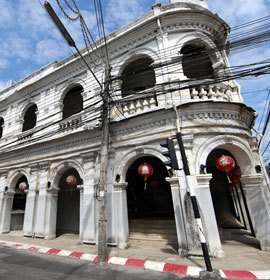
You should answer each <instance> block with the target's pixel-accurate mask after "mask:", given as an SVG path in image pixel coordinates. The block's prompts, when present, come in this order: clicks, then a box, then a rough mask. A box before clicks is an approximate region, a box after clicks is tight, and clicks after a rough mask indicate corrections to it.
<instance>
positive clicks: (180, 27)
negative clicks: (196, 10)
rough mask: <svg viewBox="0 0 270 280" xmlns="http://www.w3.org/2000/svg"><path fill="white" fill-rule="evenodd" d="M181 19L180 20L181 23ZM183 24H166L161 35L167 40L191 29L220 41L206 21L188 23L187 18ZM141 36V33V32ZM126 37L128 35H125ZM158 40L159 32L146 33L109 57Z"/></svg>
mask: <svg viewBox="0 0 270 280" xmlns="http://www.w3.org/2000/svg"><path fill="white" fill-rule="evenodd" d="M182 20H183V19H182V18H181V21H182ZM184 20H186V21H185V22H175V23H166V22H165V24H163V26H162V31H163V34H166V38H167V39H168V38H169V36H168V35H169V34H170V33H175V32H177V31H179V36H180V35H181V36H182V34H183V31H186V32H189V31H190V30H191V29H192V30H193V31H201V32H202V33H204V34H205V33H207V34H208V35H211V37H213V38H215V40H214V41H217V40H221V38H220V33H219V30H215V29H214V27H211V26H210V25H209V24H208V23H207V21H205V22H201V21H199V20H197V21H196V22H194V21H190V19H189V18H187V19H184ZM141 33H142V34H143V32H141ZM127 37H128V35H127ZM154 39H158V40H160V39H161V38H160V32H159V31H158V30H157V29H155V30H153V31H151V32H148V33H147V34H143V36H140V37H138V38H136V39H134V40H131V41H128V43H127V44H122V46H119V47H118V48H116V49H114V50H112V51H110V55H111V57H112V58H114V57H116V56H119V55H121V54H123V53H125V52H132V51H133V50H134V49H135V48H136V47H138V46H140V45H143V44H146V43H147V42H149V41H151V40H154ZM116 40H117V39H116Z"/></svg>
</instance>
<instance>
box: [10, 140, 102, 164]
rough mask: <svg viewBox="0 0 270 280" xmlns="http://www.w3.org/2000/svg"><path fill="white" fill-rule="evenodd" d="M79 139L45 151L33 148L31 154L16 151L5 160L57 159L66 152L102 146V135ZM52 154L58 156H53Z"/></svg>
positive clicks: (24, 151) (55, 145) (56, 145)
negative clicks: (91, 146)
mask: <svg viewBox="0 0 270 280" xmlns="http://www.w3.org/2000/svg"><path fill="white" fill-rule="evenodd" d="M77 138H78V139H75V140H74V141H71V142H68V143H64V144H54V146H50V147H46V148H43V149H40V148H38V147H34V148H31V151H30V152H26V149H24V150H20V151H18V150H16V153H15V154H14V153H12V152H11V153H10V154H9V155H7V154H6V155H5V160H6V161H7V160H8V161H12V160H16V162H17V161H22V160H23V161H24V162H27V161H29V160H31V159H32V158H36V157H39V159H40V160H42V158H44V157H45V158H52V157H53V158H55V157H57V156H60V155H61V154H63V153H64V154H66V150H70V149H72V150H74V149H76V147H77V149H78V153H79V150H83V149H85V148H89V146H90V145H93V144H95V145H100V135H95V136H92V137H91V136H88V137H87V138H84V139H80V138H79V136H78V137H77ZM59 140H60V141H61V139H58V141H59ZM51 145H53V144H51ZM52 154H54V155H56V156H52Z"/></svg>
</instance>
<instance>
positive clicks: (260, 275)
mask: <svg viewBox="0 0 270 280" xmlns="http://www.w3.org/2000/svg"><path fill="white" fill-rule="evenodd" d="M0 245H3V246H5V247H9V248H14V249H17V250H25V251H28V252H35V253H41V254H47V255H55V256H62V257H68V258H74V259H80V260H86V261H90V262H93V263H97V262H98V256H97V255H93V254H87V253H82V252H76V251H68V250H61V249H56V248H48V247H41V246H35V245H30V244H25V243H17V242H10V241H1V240H0ZM107 263H108V264H116V265H124V266H132V267H139V268H143V269H147V270H153V271H158V272H167V273H175V274H179V275H181V276H191V277H199V274H200V272H202V271H205V270H204V269H202V268H199V267H193V266H186V265H179V264H172V263H164V262H156V261H148V260H139V259H132V258H121V257H109V258H108V261H107ZM218 271H219V272H220V275H221V277H222V278H224V279H261V280H270V270H266V271H247V270H218Z"/></svg>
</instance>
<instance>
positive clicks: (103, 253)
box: [98, 61, 110, 263]
mask: <svg viewBox="0 0 270 280" xmlns="http://www.w3.org/2000/svg"><path fill="white" fill-rule="evenodd" d="M105 71H106V72H105V89H104V91H103V96H102V98H103V111H102V135H101V139H102V140H101V154H100V186H99V223H98V261H99V263H104V262H107V257H108V252H107V234H106V233H107V215H106V214H107V211H106V205H107V169H108V146H109V129H110V122H109V90H110V66H109V62H108V61H107V62H106V70H105Z"/></svg>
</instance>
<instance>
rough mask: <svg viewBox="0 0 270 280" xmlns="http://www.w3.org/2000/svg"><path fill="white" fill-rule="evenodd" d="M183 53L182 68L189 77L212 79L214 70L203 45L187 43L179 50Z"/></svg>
mask: <svg viewBox="0 0 270 280" xmlns="http://www.w3.org/2000/svg"><path fill="white" fill-rule="evenodd" d="M181 54H182V55H183V60H182V68H183V72H184V75H185V76H186V77H187V78H189V79H212V78H214V70H213V67H212V62H211V60H210V57H209V54H208V52H207V50H206V48H205V47H202V46H199V45H195V44H187V45H186V46H184V47H183V48H182V50H181Z"/></svg>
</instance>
